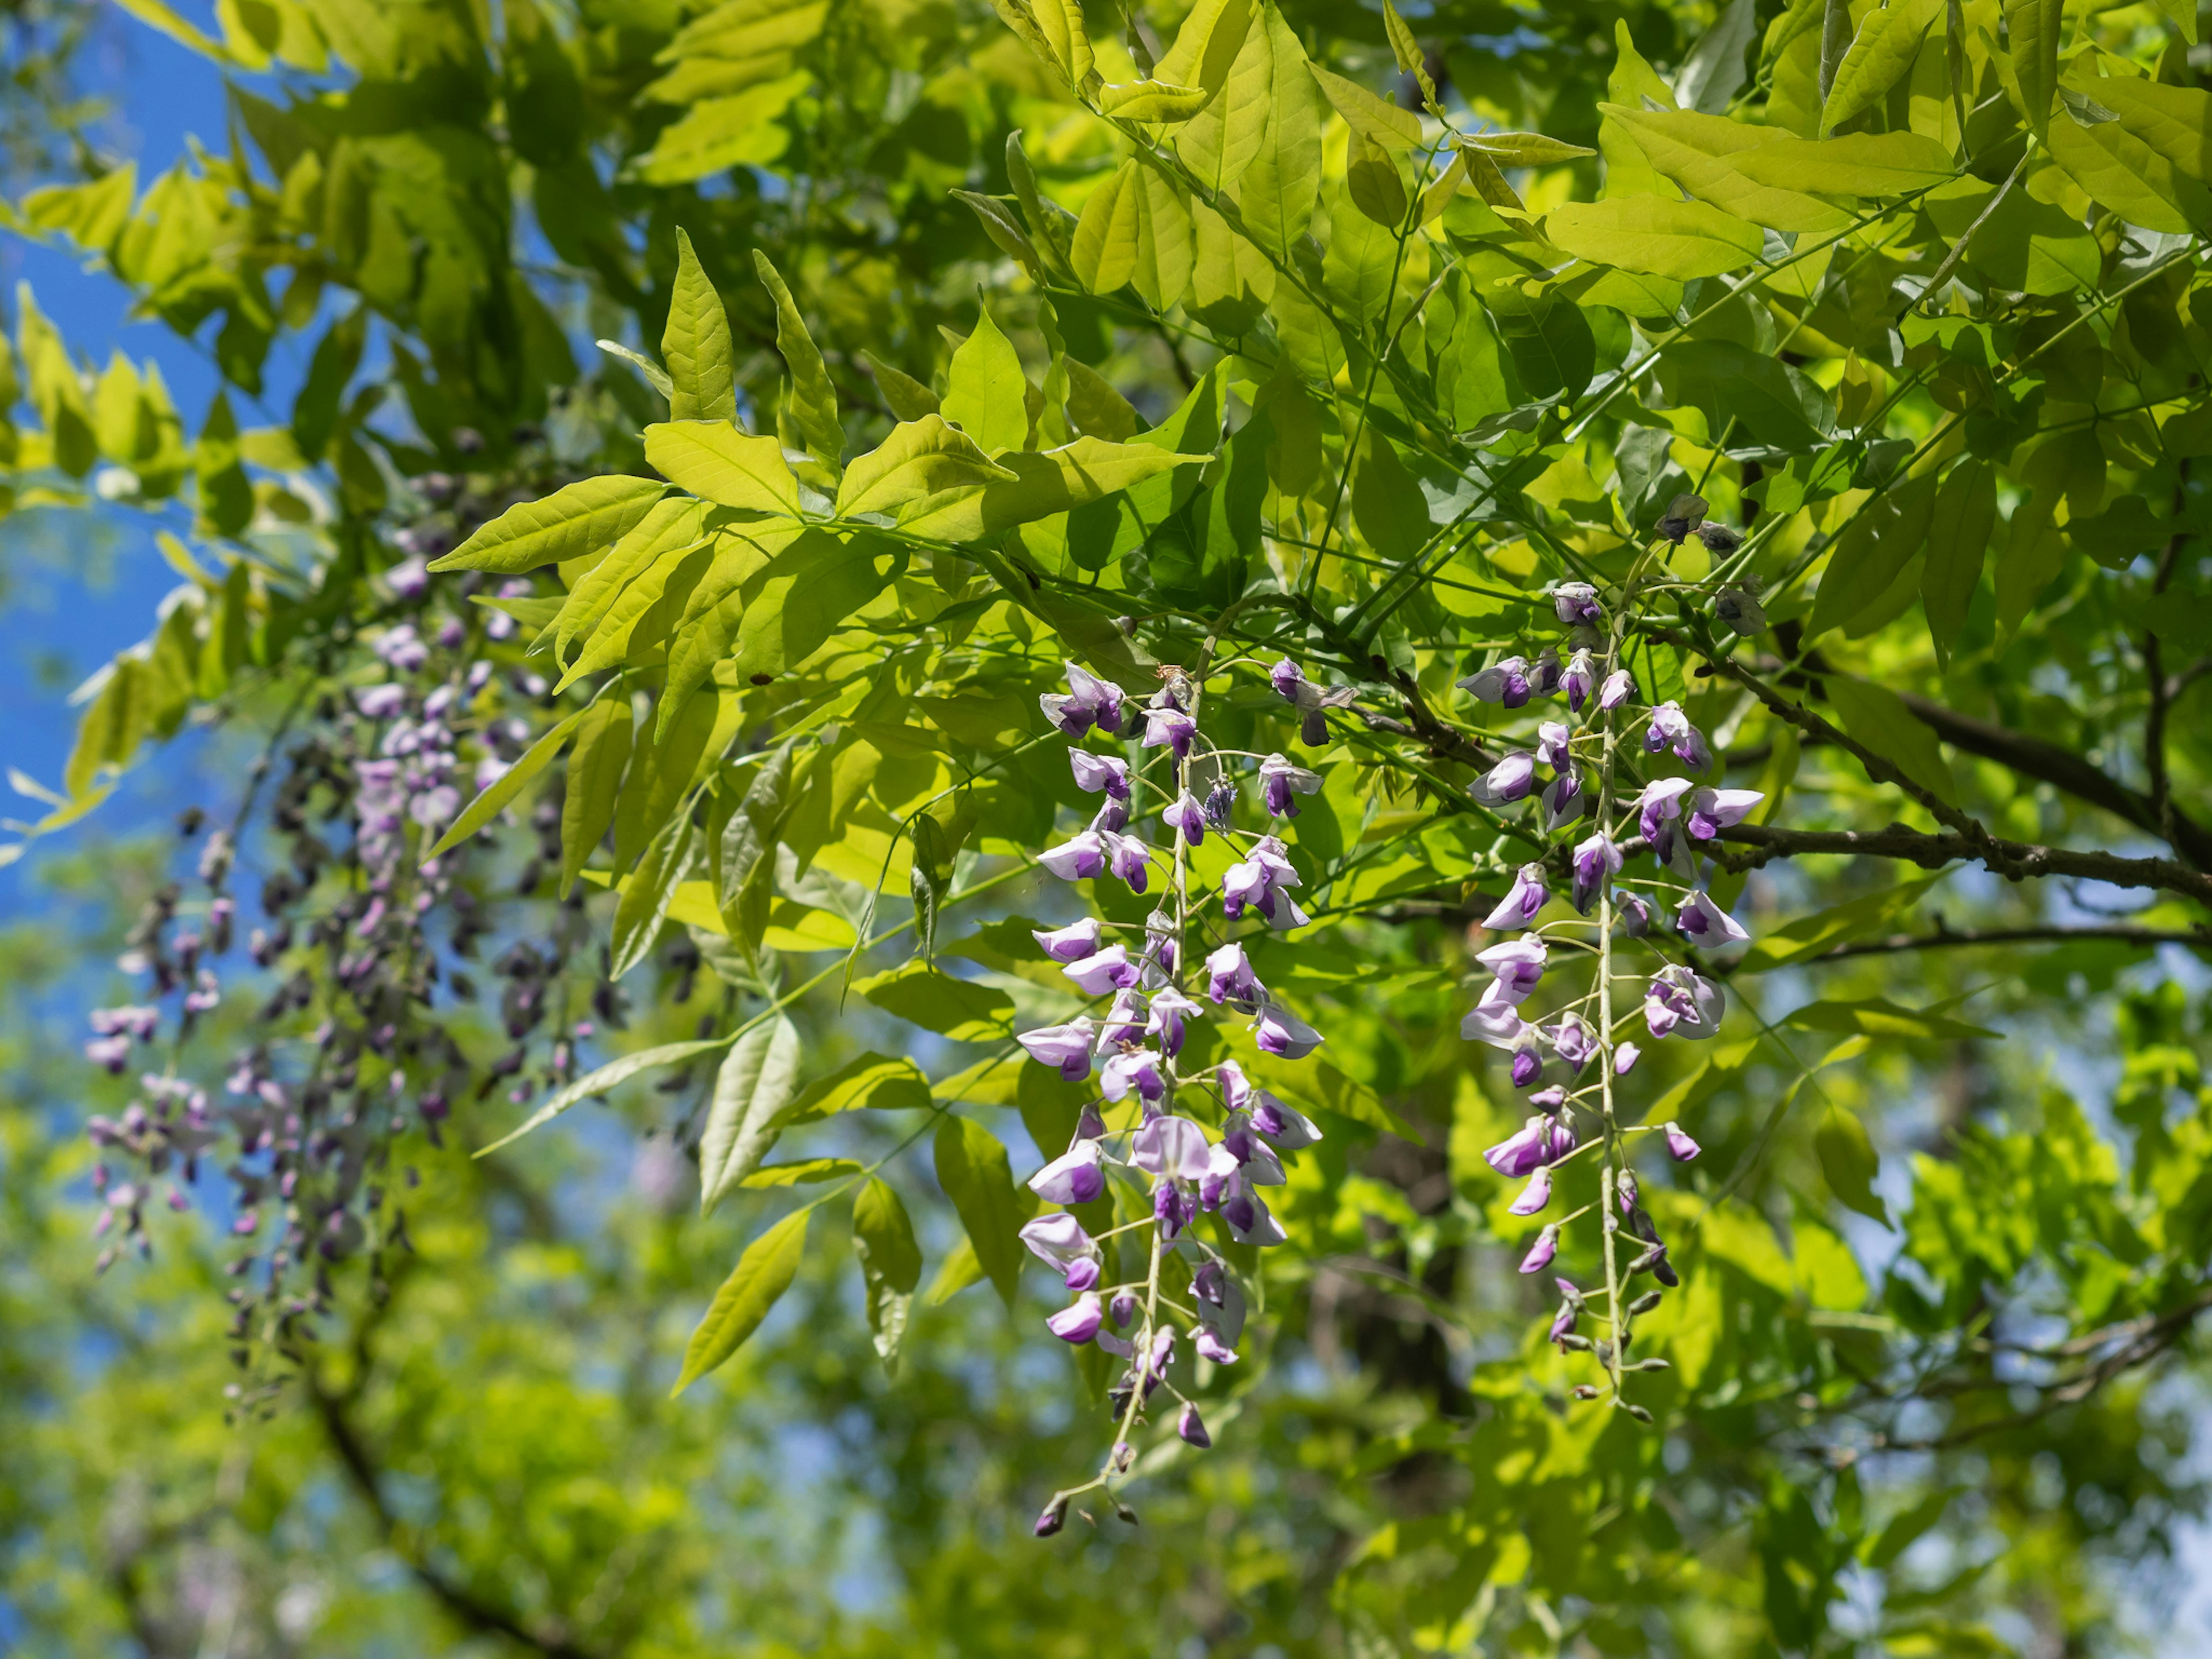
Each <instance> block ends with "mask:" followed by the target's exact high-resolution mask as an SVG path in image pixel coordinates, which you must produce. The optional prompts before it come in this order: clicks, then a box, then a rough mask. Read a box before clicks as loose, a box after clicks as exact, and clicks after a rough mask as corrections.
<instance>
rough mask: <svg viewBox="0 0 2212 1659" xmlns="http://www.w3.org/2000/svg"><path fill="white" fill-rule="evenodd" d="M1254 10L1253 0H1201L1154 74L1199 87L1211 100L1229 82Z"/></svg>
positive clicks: (1163, 78)
mask: <svg viewBox="0 0 2212 1659" xmlns="http://www.w3.org/2000/svg"><path fill="white" fill-rule="evenodd" d="M1252 12H1253V0H1198V3H1197V4H1196V5H1194V6H1193V7H1192V8H1191V9H1190V11H1189V13H1188V15H1186V16H1185V17H1184V18H1183V20H1182V27H1181V28H1179V29H1177V30H1176V38H1175V44H1174V45H1173V46H1170V47H1169V48H1168V50H1167V55H1166V56H1165V57H1164V58H1161V59H1160V61H1159V62H1158V64H1156V65H1155V66H1154V67H1153V70H1152V75H1153V77H1154V78H1155V79H1157V80H1160V81H1166V82H1173V83H1175V84H1176V85H1180V86H1187V87H1196V88H1199V89H1200V91H1201V92H1203V93H1204V94H1206V99H1207V100H1208V102H1209V103H1210V102H1211V101H1212V100H1213V98H1215V97H1216V96H1217V95H1218V94H1219V93H1220V91H1221V89H1222V88H1224V87H1225V86H1227V85H1228V84H1229V77H1230V72H1231V69H1232V67H1233V66H1234V65H1235V64H1236V63H1237V57H1238V54H1239V53H1240V52H1243V49H1244V37H1245V36H1246V34H1247V33H1249V32H1250V30H1251V27H1252ZM1204 107H1205V105H1201V106H1200V108H1201V109H1202V108H1204ZM1193 113H1194V114H1195V113H1196V111H1194V112H1193Z"/></svg>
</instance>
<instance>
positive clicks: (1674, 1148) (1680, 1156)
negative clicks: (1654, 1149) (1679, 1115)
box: [1667, 1123, 1704, 1164]
mask: <svg viewBox="0 0 2212 1659" xmlns="http://www.w3.org/2000/svg"><path fill="white" fill-rule="evenodd" d="M1703 1150H1704V1148H1702V1147H1701V1146H1699V1145H1698V1143H1697V1142H1696V1141H1694V1140H1692V1139H1690V1137H1689V1134H1688V1132H1687V1131H1686V1130H1685V1129H1684V1128H1683V1127H1682V1126H1681V1125H1680V1124H1679V1123H1669V1124H1668V1126H1667V1156H1668V1157H1669V1158H1673V1159H1674V1162H1675V1163H1677V1164H1687V1163H1688V1162H1689V1161H1690V1160H1691V1159H1692V1158H1695V1157H1696V1156H1697V1155H1698V1154H1699V1152H1702V1151H1703Z"/></svg>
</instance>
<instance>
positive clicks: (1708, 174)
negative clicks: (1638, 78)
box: [1599, 104, 1850, 234]
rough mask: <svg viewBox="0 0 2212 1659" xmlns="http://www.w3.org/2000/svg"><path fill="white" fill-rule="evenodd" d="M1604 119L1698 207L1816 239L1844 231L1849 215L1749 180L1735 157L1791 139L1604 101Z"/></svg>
mask: <svg viewBox="0 0 2212 1659" xmlns="http://www.w3.org/2000/svg"><path fill="white" fill-rule="evenodd" d="M1599 108H1600V109H1601V112H1603V114H1604V116H1605V118H1606V120H1607V122H1608V123H1613V124H1615V125H1618V126H1620V127H1621V128H1624V129H1626V131H1627V132H1628V133H1629V134H1630V136H1631V137H1632V138H1633V139H1634V140H1635V143H1636V146H1637V148H1638V149H1640V150H1641V151H1642V152H1643V153H1644V158H1645V160H1646V161H1649V162H1650V166H1651V167H1652V168H1653V170H1654V171H1655V172H1656V173H1658V174H1659V175H1660V176H1662V177H1664V178H1666V179H1669V180H1671V181H1673V182H1674V184H1676V185H1680V187H1681V188H1682V189H1684V190H1686V191H1688V192H1689V193H1690V194H1691V195H1692V196H1694V197H1697V198H1698V199H1699V201H1701V202H1711V204H1713V205H1714V206H1715V207H1717V208H1721V209H1723V210H1726V211H1727V212H1729V213H1733V214H1734V215H1735V216H1736V217H1737V218H1739V219H1747V220H1749V221H1750V222H1752V223H1753V224H1754V225H1765V227H1766V228H1768V229H1770V230H1780V231H1809V232H1812V233H1814V234H1825V233H1827V232H1832V231H1838V230H1842V229H1844V228H1846V227H1847V226H1849V225H1850V215H1849V214H1847V213H1845V212H1844V210H1842V209H1841V208H1838V207H1837V206H1835V205H1834V204H1832V203H1828V202H1824V201H1822V200H1820V197H1817V196H1814V195H1812V194H1809V193H1808V192H1807V191H1796V190H1781V189H1778V188H1777V187H1776V186H1774V185H1763V184H1760V183H1759V182H1758V181H1757V180H1755V179H1749V178H1747V177H1746V176H1745V175H1744V174H1743V173H1741V172H1740V171H1738V169H1737V167H1736V165H1735V160H1736V157H1737V156H1739V155H1741V154H1743V153H1745V152H1747V151H1749V150H1752V149H1757V148H1758V147H1759V146H1760V145H1762V144H1771V143H1779V142H1781V141H1782V140H1784V139H1786V138H1788V137H1790V134H1788V133H1786V132H1784V131H1781V130H1780V129H1778V128H1774V127H1760V126H1754V125H1751V124H1750V123H1748V122H1744V121H1731V120H1729V119H1728V118H1726V117H1724V116H1719V115H1700V114H1699V113H1697V112H1694V111H1690V110H1679V111H1678V110H1644V109H1630V108H1627V107H1626V106H1623V105H1620V104H1602V105H1601V106H1599Z"/></svg>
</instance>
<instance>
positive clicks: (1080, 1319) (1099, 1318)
mask: <svg viewBox="0 0 2212 1659" xmlns="http://www.w3.org/2000/svg"><path fill="white" fill-rule="evenodd" d="M1105 1322H1106V1310H1105V1305H1104V1304H1103V1303H1101V1302H1100V1301H1099V1299H1098V1295H1097V1291H1084V1293H1083V1294H1082V1295H1080V1296H1079V1297H1076V1298H1075V1300H1074V1301H1073V1303H1071V1304H1068V1305H1067V1306H1066V1307H1065V1308H1062V1309H1061V1310H1060V1311H1059V1312H1058V1313H1056V1314H1054V1315H1053V1316H1051V1317H1050V1318H1049V1319H1048V1320H1046V1321H1045V1322H1044V1323H1045V1328H1046V1329H1047V1330H1048V1331H1050V1332H1051V1333H1052V1334H1054V1336H1056V1337H1058V1338H1059V1339H1060V1340H1061V1341H1063V1342H1073V1343H1076V1344H1078V1345H1080V1344H1082V1343H1085V1342H1088V1341H1089V1340H1091V1338H1092V1337H1094V1336H1096V1335H1097V1334H1098V1328H1099V1327H1100V1326H1101V1325H1103V1324H1104V1323H1105Z"/></svg>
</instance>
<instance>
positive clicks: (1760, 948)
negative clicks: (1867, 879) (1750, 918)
mask: <svg viewBox="0 0 2212 1659" xmlns="http://www.w3.org/2000/svg"><path fill="white" fill-rule="evenodd" d="M1941 880H1942V876H1941V875H1940V874H1939V875H1933V876H1923V877H1922V878H1919V879H1918V880H1916V881H1907V882H1900V883H1899V884H1897V885H1895V886H1892V887H1885V888H1882V889H1881V890H1880V891H1878V892H1873V893H1865V894H1862V895H1861V896H1859V897H1857V898H1855V899H1847V900H1846V901H1844V902H1843V903H1841V904H1837V905H1831V906H1830V907H1829V908H1827V909H1825V910H1821V911H1818V912H1816V913H1814V915H1809V916H1800V917H1798V918H1797V919H1796V921H1790V922H1786V923H1784V925H1783V926H1781V927H1775V928H1771V929H1766V930H1763V931H1761V933H1759V938H1758V939H1757V941H1756V942H1755V943H1754V944H1753V945H1752V947H1751V949H1750V950H1748V951H1746V952H1745V953H1744V955H1743V958H1742V960H1741V961H1740V962H1738V963H1737V964H1736V968H1735V971H1736V973H1737V974H1738V975H1744V974H1758V973H1765V971H1767V970H1768V969H1773V968H1781V967H1786V966H1788V965H1789V964H1790V963H1799V962H1809V961H1812V960H1813V959H1814V957H1823V956H1826V954H1827V953H1828V952H1829V951H1832V950H1834V949H1835V948H1836V947H1837V946H1838V945H1845V944H1848V943H1850V941H1851V940H1853V939H1863V938H1864V937H1866V936H1867V935H1868V934H1869V933H1881V932H1883V931H1884V930H1885V929H1887V928H1890V927H1895V926H1896V925H1897V924H1898V923H1899V921H1902V920H1903V919H1904V918H1905V916H1907V915H1911V912H1912V909H1913V908H1914V907H1915V906H1916V905H1917V904H1918V903H1919V902H1920V896H1921V895H1922V894H1923V893H1925V892H1926V891H1927V890H1929V888H1930V887H1932V886H1934V885H1935V884H1936V883H1937V882H1939V881H1941Z"/></svg>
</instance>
